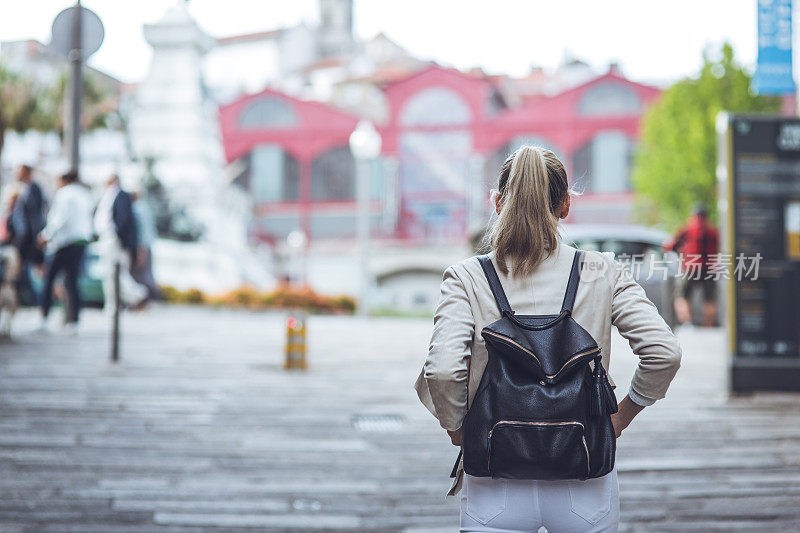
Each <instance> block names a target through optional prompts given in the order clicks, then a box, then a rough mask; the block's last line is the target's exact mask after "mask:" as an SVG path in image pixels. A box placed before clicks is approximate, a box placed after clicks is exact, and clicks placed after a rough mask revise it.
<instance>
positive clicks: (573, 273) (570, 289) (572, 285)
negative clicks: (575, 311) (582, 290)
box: [561, 250, 583, 313]
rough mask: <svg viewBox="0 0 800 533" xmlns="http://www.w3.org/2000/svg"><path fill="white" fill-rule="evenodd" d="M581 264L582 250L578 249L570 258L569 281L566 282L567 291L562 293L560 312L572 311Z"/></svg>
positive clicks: (579, 278)
mask: <svg viewBox="0 0 800 533" xmlns="http://www.w3.org/2000/svg"><path fill="white" fill-rule="evenodd" d="M582 265H583V252H582V251H581V250H578V251H577V252H575V258H574V259H573V260H572V270H570V272H569V281H568V282H567V291H566V293H564V303H563V304H561V312H562V313H563V312H565V311H567V312H569V313H572V306H573V305H575V294H577V292H578V283H579V282H580V280H581V266H582Z"/></svg>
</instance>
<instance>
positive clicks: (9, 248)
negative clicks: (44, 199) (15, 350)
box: [0, 187, 22, 338]
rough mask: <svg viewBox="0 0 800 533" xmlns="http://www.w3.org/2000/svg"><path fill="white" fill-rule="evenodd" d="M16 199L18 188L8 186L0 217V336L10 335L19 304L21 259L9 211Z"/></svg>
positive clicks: (11, 210)
mask: <svg viewBox="0 0 800 533" xmlns="http://www.w3.org/2000/svg"><path fill="white" fill-rule="evenodd" d="M18 199H19V189H18V188H17V187H13V188H9V192H8V197H7V199H6V201H5V202H3V212H2V219H0V338H10V337H11V322H12V321H13V319H14V315H15V314H16V311H17V307H18V306H19V298H18V292H17V279H18V278H19V271H20V266H21V264H22V261H21V259H20V257H19V251H18V250H17V248H16V247H15V246H13V244H12V241H13V239H14V234H13V231H14V230H13V227H12V226H11V213H12V212H13V211H14V206H15V205H16V203H17V200H18Z"/></svg>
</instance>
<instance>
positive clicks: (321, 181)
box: [311, 146, 355, 200]
mask: <svg viewBox="0 0 800 533" xmlns="http://www.w3.org/2000/svg"><path fill="white" fill-rule="evenodd" d="M311 198H312V199H313V200H352V199H353V198H355V163H354V161H353V154H351V153H350V149H349V148H348V147H346V146H341V147H339V148H334V149H332V150H328V151H327V152H325V153H324V154H322V155H321V156H319V157H318V158H317V159H316V160H315V161H314V163H313V164H312V165H311Z"/></svg>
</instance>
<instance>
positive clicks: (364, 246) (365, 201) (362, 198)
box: [356, 158, 370, 317]
mask: <svg viewBox="0 0 800 533" xmlns="http://www.w3.org/2000/svg"><path fill="white" fill-rule="evenodd" d="M369 170H370V160H369V159H364V158H358V159H357V160H356V180H357V182H356V186H357V193H358V243H359V274H360V276H361V283H360V286H359V288H360V294H359V302H358V316H362V317H365V316H367V315H368V314H369V309H368V307H369V303H368V301H369V284H370V279H369V271H368V269H369V265H368V263H369V234H370V231H369V229H370V228H369V225H370V220H369V196H370V195H369V192H370V191H369V188H370V187H369V181H370V180H369Z"/></svg>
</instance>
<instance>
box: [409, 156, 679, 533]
mask: <svg viewBox="0 0 800 533" xmlns="http://www.w3.org/2000/svg"><path fill="white" fill-rule="evenodd" d="M493 201H494V205H495V209H496V212H497V214H498V217H497V220H496V222H495V223H494V225H493V227H492V231H491V234H490V241H491V243H490V247H491V252H490V253H489V254H487V255H486V256H481V257H471V258H469V259H466V260H463V261H461V262H460V263H457V264H455V265H452V266H451V267H449V268H448V269H447V270H446V271H445V273H444V279H443V281H442V286H441V291H442V294H441V299H440V302H439V305H438V308H437V310H436V313H435V315H434V326H433V334H432V336H431V341H430V345H429V349H428V355H427V359H426V361H425V364H424V365H423V369H422V371H421V372H420V374H419V376H418V378H417V381H416V384H415V388H416V391H417V394H418V396H419V399H420V400H421V401H422V403H423V404H424V405H425V407H426V408H427V409H428V410H429V411H430V412H431V413H432V414H433V415H434V416H435V417H436V418H437V419H438V421H439V424H440V425H441V426H442V428H444V429H445V430H446V431H447V433H448V435H449V436H450V439H451V442H452V443H453V444H454V445H456V446H459V447H461V448H462V452H463V454H464V457H465V458H466V457H467V453H468V452H469V451H470V448H469V445H471V443H473V442H478V441H476V440H474V439H476V438H477V437H475V436H474V435H472V434H471V433H464V431H463V428H464V427H467V428H468V429H469V428H472V427H473V426H472V425H470V424H471V421H472V420H475V419H476V417H480V416H483V415H482V413H484V411H483V410H479V411H478V412H474V411H469V409H470V408H471V407H473V406H474V405H475V402H476V400H478V403H479V405H481V406H485V405H486V402H487V401H494V400H493V399H492V398H490V397H487V395H486V394H483V395H481V394H479V393H478V388H479V387H478V386H479V384H481V383H482V378H483V377H484V372H487V373H488V374H487V376H488V377H491V376H492V375H493V374H492V373H489V370H492V369H493V368H498V367H497V365H498V364H500V363H499V362H498V360H494V363H492V361H493V360H492V359H490V357H489V353H490V352H489V350H488V349H487V346H488V345H487V342H486V341H485V340H484V338H483V336H482V332H484V331H486V330H485V329H484V328H487V330H490V329H491V328H488V326H489V325H493V324H495V323H498V322H499V321H501V319H505V320H506V321H515V323H522V322H523V321H524V320H526V317H527V319H529V321H535V320H543V321H545V322H549V323H550V324H553V323H557V324H566V323H567V322H570V324H571V327H572V328H573V329H575V330H577V331H578V337H582V338H584V339H589V340H591V342H592V343H596V346H595V348H594V349H593V350H592V351H589V352H580V353H578V355H577V356H576V357H578V358H580V357H582V356H584V355H587V356H588V357H595V359H593V361H594V362H595V365H594V367H593V368H594V370H593V371H592V374H591V375H592V376H595V379H596V380H597V381H596V383H599V384H600V385H601V386H602V385H603V383H605V386H606V390H607V393H606V392H604V390H603V389H602V387H601V388H599V389H598V390H599V391H600V394H598V396H599V397H600V399H602V400H604V401H606V402H611V403H613V405H605V406H604V409H605V410H606V411H607V414H606V415H605V416H606V417H607V418H605V419H604V420H606V421H607V422H608V425H607V426H606V428H607V429H608V434H607V437H608V440H609V441H610V442H612V443H614V441H615V439H616V438H617V437H619V436H620V435H621V434H622V433H623V431H624V430H625V429H626V428H627V427H628V425H629V424H630V423H631V421H632V420H633V418H634V417H635V416H636V415H637V414H638V413H639V412H640V411H641V410H642V409H644V407H645V406H648V405H652V404H653V403H655V401H656V400H658V399H661V398H663V397H664V396H665V394H666V391H667V387H668V386H669V384H670V382H671V380H672V379H673V377H674V375H675V373H676V372H677V370H678V367H679V365H680V358H681V350H680V346H679V344H678V341H677V339H676V338H675V336H674V335H673V333H672V331H671V330H670V328H669V327H668V326H667V324H666V323H665V322H664V320H663V319H662V318H661V316H660V315H659V314H658V311H657V309H656V307H655V306H654V305H653V304H652V303H651V302H650V301H649V300H648V299H647V297H646V296H645V293H644V290H643V289H642V288H641V286H639V285H638V284H637V283H636V282H635V281H634V280H633V278H632V277H631V276H630V273H629V272H628V271H626V270H625V269H624V268H623V266H622V264H621V263H619V262H617V261H615V260H614V258H613V254H604V253H600V252H594V251H583V252H580V251H578V250H576V249H575V248H573V247H572V246H569V245H568V244H566V243H565V242H563V241H562V240H561V237H560V235H559V231H558V220H559V219H563V218H565V217H566V216H567V215H568V213H569V209H570V192H569V189H568V179H567V174H566V171H565V169H564V166H563V164H562V163H561V161H559V159H558V158H557V157H556V156H555V154H553V152H551V151H549V150H545V149H543V148H538V147H533V146H523V147H522V148H520V149H519V150H517V151H516V152H514V153H513V154H512V155H511V156H510V157H509V158H508V159H507V160H506V161H505V163H504V164H503V165H502V168H501V171H500V176H499V179H498V191H496V192H494V193H493ZM579 254H580V255H579ZM581 264H582V266H580V265H581ZM492 272H494V274H492V275H493V276H496V279H495V282H490V281H489V278H488V276H489V274H490V273H492ZM578 273H579V274H578ZM568 281H569V285H568ZM493 290H494V291H496V292H497V297H496V296H495V292H493ZM565 294H566V296H565ZM570 295H571V298H572V301H569V300H570ZM502 300H506V302H505V304H506V305H503V306H499V305H498V304H499V303H500V302H502ZM501 307H503V308H504V310H503V311H502V313H501V310H500V308H501ZM559 308H561V309H562V311H561V313H559V311H558V309H559ZM533 314H535V315H537V317H536V319H534V317H532V316H531V315H533ZM562 320H563V322H561V321H562ZM573 322H574V323H573ZM612 326H616V327H617V329H618V330H619V332H620V334H622V336H623V337H625V338H626V339H627V340H628V341H629V343H630V345H631V347H632V349H633V351H634V353H635V354H636V355H637V356H638V357H639V365H638V368H637V370H636V372H635V374H634V377H633V380H632V382H631V385H630V388H629V390H628V391H627V394H626V395H625V397H624V398H623V400H622V401H621V402H619V404H618V405H617V402H616V399H615V398H614V394H613V392H612V391H611V388H610V387H611V386H612V385H613V382H611V383H609V381H608V379H607V378H606V376H605V373H604V372H605V369H606V368H608V365H609V362H610V355H611V353H610V348H611V330H612ZM523 327H524V328H527V329H530V330H537V329H540V330H541V329H543V328H544V326H541V325H539V326H530V325H528V326H523ZM547 327H550V326H549V325H548V326H547ZM487 338H488V335H487ZM595 339H596V341H595ZM513 342H515V341H512V343H510V344H509V346H511V347H513V346H514V345H513ZM520 342H522V341H520ZM559 345H560V344H559ZM517 346H518V347H520V348H522V346H521V345H520V344H519V343H517ZM492 353H497V352H492ZM519 353H522V355H523V356H524V357H525V358H524V359H523V360H522V361H523V362H527V363H531V361H533V359H534V357H533V356H531V355H530V354H532V353H534V352H532V351H530V350H528V352H525V351H524V350H522V351H521V352H519ZM544 355H547V354H543V353H541V352H540V353H539V358H540V359H543V356H544ZM537 360H538V359H537ZM571 360H574V358H573V359H569V360H568V362H567V363H569V361H571ZM599 361H601V362H602V363H601V365H600V367H599V368H598V365H597V363H598V362H599ZM567 363H564V365H565V366H566V365H567ZM487 364H488V365H489V367H488V368H489V370H487ZM517 364H518V366H517V367H509V368H516V369H517V371H519V372H522V370H519V369H521V368H523V367H522V366H521V365H520V364H519V363H517ZM588 364H589V362H588V361H586V362H585V365H586V366H587V368H588ZM491 365H494V367H492V366H491ZM524 368H528V367H524ZM563 368H565V367H562V370H563ZM585 371H586V372H589V370H588V369H586V370H585ZM492 372H494V370H492ZM559 372H560V371H559ZM543 374H549V372H543ZM558 375H559V374H558V373H555V375H547V376H546V377H545V376H543V377H542V378H541V379H542V381H540V382H538V383H537V382H534V383H533V386H534V387H541V388H540V389H537V390H538V393H539V394H540V400H541V398H544V399H546V400H547V399H548V395H549V394H550V393H549V392H548V391H550V390H552V391H553V392H556V391H558V390H559V389H558V387H555V386H553V387H551V388H548V387H550V385H552V384H553V383H557V382H556V381H555V380H556V379H557V378H558ZM522 378H523V376H522V375H521V374H514V373H513V372H512V373H510V374H509V375H507V376H505V380H504V381H505V383H504V386H505V387H509V386H513V385H514V384H516V383H517V380H521V379H522ZM600 378H602V379H603V380H604V381H600ZM587 379H589V380H591V379H592V378H591V377H588V378H587ZM545 380H548V381H547V382H546V381H545ZM537 381H538V380H537ZM483 383H484V384H485V381H484V382H483ZM483 390H484V391H485V390H486V389H485V388H484V389H483ZM592 390H594V389H592ZM603 394H608V395H610V397H611V398H610V399H609V400H606V398H608V396H602V395H603ZM587 396H588V395H587ZM554 397H555V396H549V400H548V401H552V398H554ZM581 397H583V396H581ZM518 400H519V401H520V402H522V401H524V400H523V399H522V398H518ZM498 407H499V406H498ZM512 407H514V406H512ZM468 412H469V413H470V415H471V417H470V418H467V419H466V421H467V422H470V424H466V423H465V417H466V415H467V413H468ZM610 413H614V414H610ZM523 414H527V417H528V420H530V419H531V418H535V417H536V416H538V417H540V418H541V417H542V416H543V415H542V413H536V412H526V413H521V414H519V415H517V416H522V415H523ZM586 416H587V417H588V416H589V415H588V414H587V415H586ZM554 418H556V419H558V418H559V417H558V416H554ZM609 419H610V420H609ZM511 420H512V422H507V423H508V424H510V425H512V426H513V425H515V424H516V425H517V426H519V428H518V429H519V431H523V430H525V428H532V429H531V431H533V432H534V433H530V434H528V435H529V436H531V438H533V439H537V438H538V436H542V438H544V436H545V435H549V434H550V433H546V432H544V431H543V432H542V433H535V431H538V429H536V428H548V429H547V430H546V431H555V429H553V428H556V429H557V430H559V431H561V430H562V426H563V431H569V432H575V431H577V432H579V433H580V432H581V431H582V429H579V428H583V427H584V424H583V423H581V422H578V421H574V422H558V421H544V422H530V421H525V420H524V419H523V418H514V419H511ZM584 421H585V422H586V424H587V425H586V427H587V428H588V427H589V426H588V419H587V420H584ZM498 424H500V422H498ZM462 426H463V427H462ZM489 427H490V426H489ZM507 431H508V429H507ZM514 434H515V435H520V433H514ZM563 435H565V436H566V435H572V436H573V437H574V438H572V437H570V438H569V439H567V438H565V439H564V440H563V441H562V440H559V439H555V440H553V441H548V442H550V445H551V446H550V448H548V449H546V450H545V451H546V452H547V453H548V454H555V455H556V456H558V454H559V453H561V451H562V450H560V447H566V446H567V444H568V441H569V442H571V443H573V444H571V445H575V446H577V448H575V453H576V455H575V456H574V460H575V461H576V464H579V463H580V461H584V460H585V463H586V466H587V467H588V463H589V461H588V459H589V457H588V456H589V451H588V450H589V447H591V445H592V444H593V436H592V435H587V434H577V433H576V434H573V433H563ZM478 437H481V439H482V443H481V444H482V445H483V446H484V448H485V443H486V442H487V440H488V441H489V446H490V449H491V443H492V442H494V441H492V438H493V437H492V432H489V436H488V439H487V438H486V435H478ZM575 439H577V440H575ZM581 439H583V447H581V446H580V443H581ZM479 440H480V439H479ZM587 440H588V441H589V447H587V444H586V442H587ZM537 442H538V441H536V440H533V441H527V440H525V439H524V438H521V440H520V441H517V445H520V446H527V445H530V446H534V447H535V446H536V443H537ZM503 445H504V446H506V448H499V451H498V450H495V451H494V452H490V453H493V454H494V455H490V459H489V464H488V466H487V463H486V462H483V463H481V464H480V465H479V468H488V469H489V472H487V473H485V474H483V475H480V476H479V475H471V474H470V473H469V472H465V466H466V465H467V461H466V459H464V460H459V461H458V462H457V464H456V467H454V469H453V473H452V477H454V478H455V480H454V482H453V485H452V487H451V489H450V492H449V494H456V493H457V492H459V491H460V492H461V529H460V531H461V532H504V533H512V532H517V531H519V532H522V531H525V532H530V531H537V530H538V529H539V528H540V527H542V526H544V527H545V528H547V530H548V531H551V532H553V533H565V532H580V533H586V532H610V531H617V528H618V523H619V487H618V482H617V472H616V468H612V465H613V449H615V447H612V448H611V449H612V455H611V461H610V463H608V462H607V464H606V465H605V470H607V472H608V473H606V474H604V475H601V476H598V477H594V478H591V476H588V478H587V475H586V473H584V474H582V475H580V476H576V478H574V479H573V478H571V477H570V475H569V474H568V473H567V472H566V471H564V472H560V471H559V468H561V465H560V464H559V463H552V464H551V463H543V466H544V467H548V468H550V470H549V474H548V475H543V476H540V477H537V476H529V475H520V476H517V477H518V478H517V479H510V478H509V477H513V476H511V475H509V474H508V473H503V472H498V467H497V466H493V464H492V461H493V460H494V461H497V462H498V463H505V464H506V466H507V465H511V467H509V468H511V469H512V470H513V468H516V467H528V466H530V465H529V464H525V463H524V461H522V462H517V463H515V461H516V460H517V459H518V458H516V457H506V456H504V455H503V454H504V453H505V452H503V449H508V447H509V446H513V445H514V441H511V443H510V444H509V441H504V443H503ZM571 445H570V446H571ZM584 448H585V449H586V454H585V455H583V453H584V452H583V451H581V450H583V449H584ZM498 454H499V455H498ZM530 456H531V455H529V457H530ZM533 457H534V460H535V459H537V458H538V457H539V456H538V455H536V454H533ZM473 464H474V463H470V465H473ZM539 466H542V465H539ZM467 468H468V469H470V468H472V469H473V470H474V469H475V467H474V466H468V467H467ZM564 468H566V467H564ZM492 469H494V470H492ZM589 470H591V468H590V469H589ZM595 470H597V467H595ZM599 470H603V468H600V469H599ZM487 474H489V475H487Z"/></svg>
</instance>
